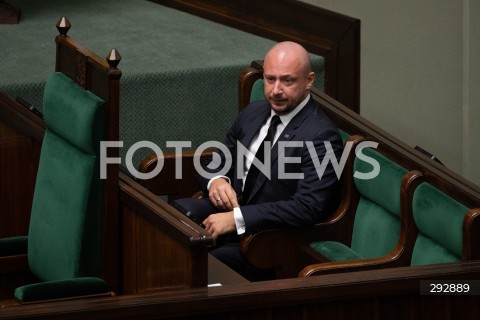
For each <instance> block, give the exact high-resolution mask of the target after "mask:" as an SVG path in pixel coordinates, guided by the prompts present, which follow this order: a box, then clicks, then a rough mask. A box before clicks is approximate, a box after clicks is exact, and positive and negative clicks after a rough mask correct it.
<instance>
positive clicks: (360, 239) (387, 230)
mask: <svg viewBox="0 0 480 320" xmlns="http://www.w3.org/2000/svg"><path fill="white" fill-rule="evenodd" d="M399 237H400V220H399V219H398V217H397V216H396V215H393V214H391V213H389V212H388V211H387V210H385V208H383V207H381V206H379V205H378V204H376V203H375V202H372V201H370V200H368V199H366V198H363V197H362V198H361V199H360V202H359V204H358V207H357V212H356V215H355V222H354V227H353V234H352V250H354V251H356V252H357V253H358V254H360V255H362V256H363V257H365V258H375V257H380V256H383V255H386V254H388V253H389V252H390V251H392V250H393V249H394V248H395V246H396V244H397V242H398V239H399Z"/></svg>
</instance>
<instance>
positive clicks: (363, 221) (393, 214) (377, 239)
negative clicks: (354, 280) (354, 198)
mask: <svg viewBox="0 0 480 320" xmlns="http://www.w3.org/2000/svg"><path fill="white" fill-rule="evenodd" d="M362 152H363V153H364V154H365V155H368V157H370V158H373V159H375V160H376V161H377V162H378V164H379V168H380V171H379V174H378V175H377V176H376V177H375V178H373V179H359V178H355V177H354V178H353V180H354V183H355V187H356V189H357V192H358V195H359V200H358V205H357V207H356V210H355V214H354V222H353V231H352V235H351V243H342V242H338V241H317V242H313V243H311V244H310V248H311V249H313V250H314V252H316V253H318V254H319V255H320V256H321V257H323V258H324V259H322V260H326V261H347V260H356V259H369V258H377V257H381V256H384V255H387V254H388V253H390V252H391V251H392V250H393V249H394V248H395V246H396V245H397V243H398V241H399V239H400V232H401V219H402V215H405V214H406V213H404V212H402V211H404V210H406V208H402V206H401V204H400V203H401V186H402V179H403V177H404V176H405V175H406V174H407V172H408V171H407V169H405V168H404V167H402V166H400V165H398V164H397V163H395V162H393V161H391V160H390V159H388V158H387V157H385V156H383V155H382V154H380V153H379V152H378V151H376V150H373V149H367V148H365V149H363V151H362ZM353 168H354V169H353V171H354V172H361V173H368V172H371V171H372V169H373V167H372V165H371V164H370V163H368V162H366V161H363V160H361V159H359V158H358V157H356V158H355V160H354V165H353ZM352 174H353V173H352Z"/></svg>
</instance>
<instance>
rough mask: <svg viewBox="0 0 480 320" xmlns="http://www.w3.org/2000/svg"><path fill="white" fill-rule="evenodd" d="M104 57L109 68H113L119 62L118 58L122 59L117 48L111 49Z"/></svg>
mask: <svg viewBox="0 0 480 320" xmlns="http://www.w3.org/2000/svg"><path fill="white" fill-rule="evenodd" d="M106 59H107V62H108V65H109V66H110V68H112V69H115V68H117V66H118V64H119V63H120V60H122V56H121V55H120V53H119V52H118V50H117V49H112V50H110V52H109V53H108V55H107V57H106Z"/></svg>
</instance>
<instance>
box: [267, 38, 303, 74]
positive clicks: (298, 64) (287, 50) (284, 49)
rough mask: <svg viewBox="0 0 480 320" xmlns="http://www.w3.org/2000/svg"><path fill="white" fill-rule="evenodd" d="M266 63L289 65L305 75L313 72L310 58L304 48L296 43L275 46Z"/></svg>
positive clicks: (282, 43)
mask: <svg viewBox="0 0 480 320" xmlns="http://www.w3.org/2000/svg"><path fill="white" fill-rule="evenodd" d="M265 62H272V63H278V64H288V65H291V66H292V67H293V66H294V67H295V68H298V69H299V70H301V71H302V72H305V74H308V73H309V72H310V71H311V66H310V56H309V54H308V52H307V50H305V48H304V47H302V46H301V45H299V44H298V43H296V42H291V41H285V42H280V43H278V44H276V45H274V46H273V47H272V48H271V49H270V50H269V51H268V52H267V54H266V55H265Z"/></svg>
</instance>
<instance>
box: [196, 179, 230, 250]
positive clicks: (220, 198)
mask: <svg viewBox="0 0 480 320" xmlns="http://www.w3.org/2000/svg"><path fill="white" fill-rule="evenodd" d="M208 197H209V198H210V201H211V202H212V204H213V205H214V206H215V208H217V209H219V210H221V211H222V212H218V213H215V214H211V215H209V216H208V217H207V218H206V219H205V220H203V225H204V226H205V230H206V231H207V232H208V233H209V234H210V235H211V236H212V238H213V240H214V241H216V240H217V238H218V236H220V235H223V234H227V233H231V232H234V231H235V230H236V226H235V219H234V217H233V208H235V207H238V201H237V193H236V192H235V190H233V188H232V186H231V185H230V183H228V182H227V181H226V180H225V179H223V178H219V179H216V180H214V181H212V183H211V184H210V190H209V193H208Z"/></svg>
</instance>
